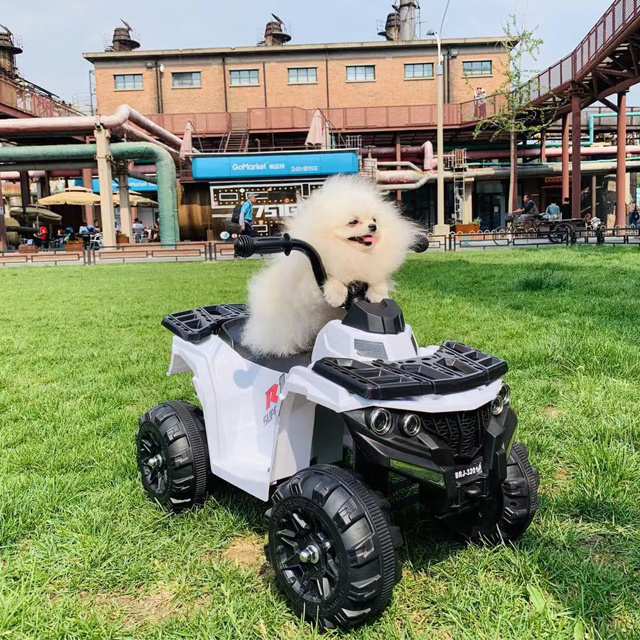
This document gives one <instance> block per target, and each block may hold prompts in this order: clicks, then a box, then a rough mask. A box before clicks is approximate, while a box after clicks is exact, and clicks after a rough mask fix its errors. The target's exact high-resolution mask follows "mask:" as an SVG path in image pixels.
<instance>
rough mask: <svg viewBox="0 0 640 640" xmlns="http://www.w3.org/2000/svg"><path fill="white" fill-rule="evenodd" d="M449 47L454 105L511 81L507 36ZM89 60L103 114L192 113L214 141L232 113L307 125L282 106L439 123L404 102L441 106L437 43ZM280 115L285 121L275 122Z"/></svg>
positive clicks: (131, 54) (169, 117)
mask: <svg viewBox="0 0 640 640" xmlns="http://www.w3.org/2000/svg"><path fill="white" fill-rule="evenodd" d="M443 48H444V56H445V64H444V74H445V101H446V102H447V103H449V104H450V105H456V106H457V105H458V104H460V103H465V102H468V101H471V100H472V99H473V93H474V89H475V88H476V87H477V86H482V87H483V88H484V89H485V90H486V92H487V94H488V95H491V94H492V93H494V92H495V91H496V90H497V89H498V88H499V87H500V86H501V85H503V84H504V81H505V74H504V71H505V65H506V64H507V60H508V54H507V53H506V52H505V50H504V47H503V46H502V40H501V39H500V38H467V39H458V40H444V41H443ZM84 57H85V58H86V59H87V60H89V61H90V62H92V63H93V64H94V65H95V78H96V93H97V104H98V110H99V111H100V112H101V113H110V112H112V111H114V110H115V109H116V108H117V107H118V105H120V104H122V103H127V104H129V105H131V106H132V107H134V108H135V109H137V110H138V111H140V112H141V113H144V114H145V115H156V116H158V117H157V120H158V121H159V122H161V123H162V124H164V125H165V126H168V128H170V129H174V130H176V131H178V132H179V131H180V129H181V126H182V130H183V129H184V126H183V125H184V121H185V120H186V119H187V118H188V119H191V120H192V121H194V124H195V125H196V129H197V130H198V133H199V134H201V135H204V136H206V137H208V138H215V137H219V136H220V135H222V134H224V133H225V130H226V128H227V126H226V125H227V119H226V115H227V114H245V113H246V114H248V116H249V120H250V124H251V123H253V122H255V123H256V124H257V125H262V126H255V127H251V128H252V130H255V132H256V133H259V132H272V133H285V131H284V129H286V130H287V131H286V133H292V132H293V131H294V130H295V129H298V128H299V129H301V130H303V129H305V128H306V125H307V121H306V120H305V119H304V118H303V122H301V123H300V124H301V126H299V127H296V126H294V125H295V124H296V123H295V122H292V123H291V125H292V126H288V127H287V126H284V120H283V119H282V114H279V113H277V111H275V110H278V109H282V108H292V109H299V110H309V111H313V110H315V109H318V108H320V109H323V110H325V111H326V112H328V113H329V115H330V116H331V113H332V110H342V109H363V108H364V109H368V110H369V112H368V113H367V112H366V111H364V112H362V115H363V118H362V126H360V127H358V125H357V124H355V123H354V124H350V125H349V126H347V127H340V125H339V124H337V125H336V126H338V128H340V129H342V128H345V129H350V130H352V131H353V132H356V131H357V132H358V133H362V134H366V133H367V132H368V130H369V129H370V128H371V125H370V124H369V123H368V122H365V118H364V116H365V115H372V116H373V117H374V119H375V117H379V116H378V115H377V114H375V112H374V111H373V109H378V110H379V109H381V108H387V107H389V108H394V109H396V111H397V113H396V114H394V113H392V114H391V121H390V122H389V123H388V125H389V126H388V127H377V126H376V124H375V122H374V123H373V128H374V129H376V128H387V129H393V128H394V127H396V128H399V129H406V130H408V129H410V128H411V127H414V128H417V129H419V128H421V127H422V128H425V127H426V128H429V129H431V128H433V124H434V123H433V122H432V120H433V117H431V114H429V117H428V118H425V117H424V116H421V115H420V114H419V112H418V111H416V115H415V117H414V118H413V119H409V120H406V118H405V120H403V117H404V114H403V113H401V111H400V110H399V109H398V108H403V107H404V108H406V107H420V106H430V107H432V106H433V105H435V103H436V91H437V88H436V81H435V70H436V65H437V50H436V44H435V41H406V42H403V41H391V42H358V43H338V44H311V45H280V46H255V47H235V48H211V49H182V50H159V51H145V50H135V51H107V52H100V53H87V54H85V55H84ZM265 110H266V111H265ZM181 116H182V117H181ZM270 116H271V117H270ZM274 117H275V118H276V120H278V118H279V120H278V122H275V123H272V121H273V120H274ZM294 118H295V116H294ZM394 118H395V119H394ZM330 119H332V120H333V118H331V117H330ZM354 119H356V118H355V115H354ZM271 123H272V124H273V126H270V124H271ZM384 124H387V123H384ZM198 125H201V126H198ZM402 125H404V126H402ZM300 133H301V134H302V133H304V131H300ZM277 142H278V141H277V140H276V143H277ZM276 146H277V145H276Z"/></svg>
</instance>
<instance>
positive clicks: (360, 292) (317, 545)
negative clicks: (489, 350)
mask: <svg viewBox="0 0 640 640" xmlns="http://www.w3.org/2000/svg"><path fill="white" fill-rule="evenodd" d="M291 251H301V252H302V253H304V254H306V256H307V257H308V258H309V260H310V262H311V267H312V269H313V273H314V276H315V278H316V281H317V283H318V286H319V287H320V288H322V286H323V284H324V282H325V279H326V273H325V270H324V267H323V265H322V262H321V260H320V258H319V256H318V254H317V253H316V252H315V250H314V249H313V248H312V247H311V246H310V245H308V244H307V243H305V242H302V241H299V240H294V239H291V238H290V237H289V236H287V235H285V236H284V237H282V238H270V237H266V238H250V237H246V236H242V237H240V238H239V239H238V240H237V242H236V254H237V255H239V256H241V257H249V256H252V255H254V254H274V253H284V254H286V255H289V253H290V252H291ZM365 298H366V285H363V284H358V283H355V284H354V285H352V286H351V287H350V295H349V299H348V300H347V301H345V309H346V313H345V316H344V319H343V320H342V321H340V320H333V321H331V322H329V323H328V324H327V325H326V326H325V327H324V328H323V329H322V330H321V331H320V334H319V335H318V337H317V340H316V343H315V347H314V349H313V351H312V352H309V353H304V354H300V355H296V356H293V357H290V358H264V357H258V356H256V355H254V354H253V353H251V352H250V351H248V350H247V349H246V348H245V347H244V346H243V345H242V343H241V336H242V330H243V326H244V323H245V322H246V319H247V313H246V308H245V306H244V305H241V304H219V305H214V306H207V307H202V308H200V309H195V310H191V311H184V312H182V313H177V314H174V315H172V316H167V317H166V318H164V320H163V325H164V326H165V327H167V328H168V329H169V330H171V331H172V332H173V333H174V334H175V337H174V338H173V350H172V356H171V365H170V368H169V374H172V373H181V372H187V371H191V372H192V373H193V383H194V386H195V390H196V392H197V394H198V397H199V399H200V403H201V404H202V410H201V409H199V408H197V407H195V406H193V405H191V404H187V403H185V402H166V403H163V404H160V405H159V406H157V407H155V408H154V409H151V410H150V411H148V412H147V413H145V414H144V415H143V416H142V418H141V419H140V428H139V431H138V435H137V458H138V466H139V469H140V472H141V474H142V482H143V485H144V488H145V490H146V492H147V493H148V494H149V496H150V497H151V498H152V499H153V500H155V501H157V502H159V503H160V504H161V505H163V506H164V507H165V508H167V509H169V510H171V511H175V512H178V511H181V510H183V509H188V508H191V507H194V506H196V505H198V504H201V503H202V502H203V501H204V499H205V496H206V493H207V488H208V486H210V485H211V483H212V480H213V482H215V479H216V478H219V479H222V480H226V481H227V482H229V483H231V484H232V485H234V486H236V487H239V488H240V489H242V490H243V491H246V492H247V493H250V494H251V495H253V496H255V497H256V498H259V499H260V500H264V501H268V500H269V498H271V502H272V506H271V508H270V509H269V510H268V511H267V514H266V515H267V520H268V537H269V542H268V544H267V546H266V551H267V556H268V559H269V562H270V563H271V565H272V566H273V569H274V571H275V575H276V581H277V584H278V586H279V587H280V589H281V590H282V591H283V592H284V593H285V594H286V595H287V597H288V598H289V599H290V601H291V603H292V605H293V608H294V610H295V611H296V613H297V614H299V615H300V614H303V615H305V616H306V617H307V618H309V619H311V620H314V621H317V622H318V623H319V624H321V625H322V626H324V627H336V626H337V627H343V628H350V627H354V626H357V625H359V624H362V623H364V622H367V621H369V620H371V619H372V618H373V617H375V616H376V615H378V614H379V613H380V612H381V611H382V610H383V609H384V608H385V607H386V606H387V604H388V603H389V601H390V599H391V593H392V590H393V587H394V585H395V584H396V583H397V582H398V581H399V580H400V577H401V565H400V562H399V558H398V548H399V547H400V545H401V542H402V537H401V535H400V531H399V529H398V527H395V526H393V525H392V524H391V521H390V505H389V502H388V501H387V500H386V499H385V497H384V496H383V494H382V493H380V492H378V491H374V490H373V488H376V489H380V488H382V489H383V490H384V489H385V488H386V489H387V491H388V490H389V483H388V481H387V477H388V476H389V473H390V472H393V474H396V475H398V476H401V478H400V480H401V483H400V484H404V485H406V484H407V483H408V484H411V483H416V484H418V485H419V488H420V491H419V496H420V500H421V502H422V503H423V504H424V506H425V507H426V508H427V509H428V510H429V512H430V513H431V514H432V515H433V516H434V517H435V518H437V519H438V520H441V521H442V522H443V523H444V524H445V525H447V526H448V527H449V528H450V529H451V530H452V531H453V532H454V533H455V534H457V535H459V536H462V537H464V538H466V539H468V540H472V541H477V542H481V541H485V542H486V543H489V544H497V543H499V542H500V541H503V540H504V541H513V540H515V539H516V538H518V537H520V536H521V535H522V534H523V532H524V531H525V530H526V529H527V527H528V526H529V524H530V522H531V520H532V518H533V516H534V514H535V511H536V508H537V506H538V494H537V489H538V476H537V472H536V471H535V470H534V469H533V468H532V467H531V465H530V464H529V461H528V459H527V451H526V449H525V448H524V447H523V446H522V445H521V444H513V436H514V431H515V428H516V423H517V419H516V416H515V414H514V412H513V410H512V409H511V407H510V404H509V387H508V386H507V385H506V384H503V382H502V376H503V375H504V374H505V373H506V371H507V365H506V363H505V362H504V361H502V360H500V359H498V358H496V357H493V356H490V355H488V354H486V353H483V352H481V351H477V350H475V349H472V348H470V347H466V346H464V345H462V344H459V343H457V342H445V343H444V344H442V345H441V346H439V347H438V346H432V347H427V348H418V346H417V344H416V340H415V338H414V336H413V332H412V331H411V327H409V326H408V325H406V324H405V322H404V319H403V316H402V311H401V310H400V308H399V307H398V305H397V304H396V303H395V302H393V301H392V300H384V301H383V302H381V303H379V304H372V303H370V302H367V301H366V299H365ZM273 330H274V331H277V330H278V327H273ZM345 445H346V447H347V448H349V449H351V451H352V455H350V456H347V457H348V458H349V459H350V460H352V464H351V466H352V467H353V469H347V468H345V464H344V462H343V455H344V447H345ZM336 465H342V466H336ZM403 478H404V480H403Z"/></svg>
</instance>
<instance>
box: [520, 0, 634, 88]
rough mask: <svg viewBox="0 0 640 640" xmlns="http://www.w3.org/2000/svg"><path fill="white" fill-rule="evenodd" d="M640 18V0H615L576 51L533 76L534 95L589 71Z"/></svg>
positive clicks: (559, 85)
mask: <svg viewBox="0 0 640 640" xmlns="http://www.w3.org/2000/svg"><path fill="white" fill-rule="evenodd" d="M639 19H640V0H615V2H614V3H613V4H612V5H611V6H610V7H609V8H608V9H607V11H606V12H605V14H604V15H603V16H602V18H600V20H599V21H598V22H597V23H596V25H595V26H594V27H593V29H591V31H589V33H588V34H587V35H586V36H585V37H584V39H583V40H582V42H581V43H580V44H579V45H578V46H577V47H576V49H575V50H574V51H573V53H570V54H569V55H568V56H566V57H565V58H563V59H562V60H560V61H559V62H556V64H554V65H553V66H551V67H549V68H548V69H546V70H545V71H543V72H542V73H540V74H539V75H538V76H536V77H535V78H534V79H533V80H532V87H533V88H532V94H531V98H532V99H533V100H537V99H540V98H542V97H544V96H546V95H548V94H550V93H552V92H557V91H558V90H559V89H564V88H566V87H568V86H569V84H570V83H571V81H572V80H576V79H578V78H581V77H584V76H585V75H587V73H589V71H591V69H592V67H593V65H594V62H599V61H600V60H602V58H603V55H604V54H605V53H606V52H607V50H608V49H609V48H610V47H611V45H612V44H613V42H614V41H615V40H616V39H617V38H619V37H620V35H621V34H622V33H623V32H624V31H625V30H626V29H627V28H628V27H629V26H631V25H632V24H633V23H635V22H636V21H638V20H639Z"/></svg>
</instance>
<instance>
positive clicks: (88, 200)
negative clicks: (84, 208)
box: [38, 187, 100, 206]
mask: <svg viewBox="0 0 640 640" xmlns="http://www.w3.org/2000/svg"><path fill="white" fill-rule="evenodd" d="M38 204H45V205H48V206H51V205H56V204H77V205H84V204H100V196H99V195H97V194H95V193H93V191H91V189H86V188H85V187H69V188H68V189H65V190H64V191H62V192H60V193H56V194H54V195H52V196H47V197H46V198H40V200H38Z"/></svg>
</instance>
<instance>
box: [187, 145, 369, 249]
mask: <svg viewBox="0 0 640 640" xmlns="http://www.w3.org/2000/svg"><path fill="white" fill-rule="evenodd" d="M358 171H359V155H358V152H357V151H355V150H339V151H337V150H327V151H298V152H281V153H264V154H259V153H258V154H242V155H221V154H215V155H208V156H197V157H195V158H193V163H192V175H193V179H194V181H195V182H194V183H184V184H183V185H182V187H183V193H182V198H181V207H180V230H181V234H183V235H185V236H187V237H190V238H191V239H200V238H198V236H201V237H202V239H204V236H205V235H206V237H207V238H208V239H210V240H216V239H218V238H219V237H220V234H221V233H222V232H223V231H225V230H226V229H227V227H228V225H229V220H230V218H231V213H232V212H233V209H234V207H235V206H237V205H238V204H242V203H243V202H244V201H245V200H246V198H247V194H249V193H252V194H254V195H255V197H256V206H255V210H254V220H255V228H256V230H257V231H258V232H259V233H272V232H275V231H276V230H277V227H278V226H279V225H280V224H281V223H282V222H283V221H284V220H286V218H288V217H291V216H294V215H296V213H297V211H298V205H299V203H300V202H301V201H302V200H304V199H305V198H308V197H309V196H310V195H311V194H312V193H313V191H314V190H315V189H317V188H318V187H320V186H321V185H322V184H323V183H324V181H325V180H326V179H327V178H328V177H329V176H332V175H335V174H338V173H340V174H357V173H358ZM205 184H206V197H205V192H204V190H203V186H204V185H205Z"/></svg>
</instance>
